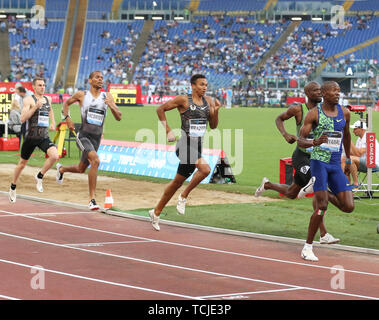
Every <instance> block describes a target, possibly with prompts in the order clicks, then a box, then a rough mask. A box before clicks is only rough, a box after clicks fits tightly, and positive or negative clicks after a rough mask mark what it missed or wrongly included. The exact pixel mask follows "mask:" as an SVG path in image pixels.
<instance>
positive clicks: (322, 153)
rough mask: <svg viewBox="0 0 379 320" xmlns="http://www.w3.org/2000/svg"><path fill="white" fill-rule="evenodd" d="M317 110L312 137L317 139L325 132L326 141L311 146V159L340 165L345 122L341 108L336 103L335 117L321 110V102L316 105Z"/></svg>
mask: <svg viewBox="0 0 379 320" xmlns="http://www.w3.org/2000/svg"><path fill="white" fill-rule="evenodd" d="M317 110H318V125H317V127H316V128H315V129H314V130H313V133H314V138H315V139H317V138H319V137H321V136H322V135H323V134H326V135H327V136H328V143H323V144H321V145H320V146H315V147H313V151H312V154H311V159H312V160H319V161H322V162H326V163H333V164H338V165H340V164H341V152H342V140H343V132H344V128H345V123H346V121H345V116H344V114H343V110H342V108H341V106H340V105H339V104H338V105H337V110H338V114H337V116H336V117H329V116H327V115H326V114H325V113H324V111H323V110H322V107H321V104H318V105H317Z"/></svg>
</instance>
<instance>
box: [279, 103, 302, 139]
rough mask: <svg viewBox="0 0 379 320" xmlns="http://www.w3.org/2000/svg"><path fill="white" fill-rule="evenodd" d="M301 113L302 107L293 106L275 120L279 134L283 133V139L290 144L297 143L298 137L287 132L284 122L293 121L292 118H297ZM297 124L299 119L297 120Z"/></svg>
mask: <svg viewBox="0 0 379 320" xmlns="http://www.w3.org/2000/svg"><path fill="white" fill-rule="evenodd" d="M300 111H301V106H300V105H293V106H291V107H289V108H288V109H287V110H286V111H284V112H283V113H281V114H280V115H278V116H277V117H276V119H275V124H276V127H277V128H278V130H279V132H280V133H281V135H282V136H283V138H284V139H285V140H286V141H287V142H288V143H290V144H292V143H294V142H295V141H297V137H296V136H294V135H292V134H289V133H288V132H287V131H286V129H285V127H284V121H286V120H288V119H291V118H292V117H295V118H296V116H297V114H298V113H299V112H300ZM296 122H297V119H296Z"/></svg>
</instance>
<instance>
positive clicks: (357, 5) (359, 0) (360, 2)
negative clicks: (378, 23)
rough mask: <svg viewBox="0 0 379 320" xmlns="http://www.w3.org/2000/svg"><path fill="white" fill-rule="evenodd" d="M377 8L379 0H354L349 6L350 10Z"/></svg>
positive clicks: (378, 8) (378, 7)
mask: <svg viewBox="0 0 379 320" xmlns="http://www.w3.org/2000/svg"><path fill="white" fill-rule="evenodd" d="M373 10H379V1H377V0H355V1H354V3H353V5H352V6H351V7H350V11H373Z"/></svg>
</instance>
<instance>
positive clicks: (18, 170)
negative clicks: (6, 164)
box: [12, 157, 29, 184]
mask: <svg viewBox="0 0 379 320" xmlns="http://www.w3.org/2000/svg"><path fill="white" fill-rule="evenodd" d="M28 161H29V160H25V159H22V158H21V157H20V161H19V162H18V164H17V166H16V168H15V169H14V173H13V181H12V183H13V184H17V180H18V178H19V177H20V175H21V172H22V170H24V168H25V167H26V164H27V163H28Z"/></svg>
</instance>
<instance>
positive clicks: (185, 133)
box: [149, 74, 221, 230]
mask: <svg viewBox="0 0 379 320" xmlns="http://www.w3.org/2000/svg"><path fill="white" fill-rule="evenodd" d="M207 85H208V82H207V80H206V78H205V76H203V75H200V74H196V75H194V76H192V77H191V87H192V94H189V95H180V96H177V97H175V98H174V99H173V100H170V101H168V102H166V103H165V104H163V105H161V106H160V107H158V108H157V114H158V118H159V120H160V121H161V123H162V125H163V126H164V128H165V129H166V134H167V139H168V141H169V142H173V141H175V140H176V137H175V135H174V133H173V132H172V131H171V128H170V127H169V125H168V123H167V120H166V115H165V112H167V111H169V110H172V109H178V111H179V114H180V118H181V122H182V126H181V129H182V134H181V138H180V139H179V141H178V142H177V144H176V155H177V156H178V158H179V160H180V162H179V166H178V171H177V174H176V176H175V178H174V180H172V181H171V182H170V183H169V184H168V186H167V187H166V189H165V191H164V193H163V196H162V198H161V199H160V201H159V202H158V204H157V205H156V207H155V208H154V209H151V210H150V211H149V215H150V218H151V221H152V225H153V227H154V229H155V230H159V229H160V227H159V215H160V214H161V212H162V210H163V208H164V207H165V206H166V204H167V202H168V201H170V199H171V198H172V196H173V195H174V194H175V192H176V191H177V190H178V189H179V188H180V187H181V186H182V184H183V182H184V181H185V180H186V179H187V178H188V177H190V176H191V175H192V173H193V172H194V171H195V170H196V169H197V171H196V172H195V174H194V175H193V177H192V179H191V181H190V183H189V184H188V186H187V187H186V188H185V189H184V190H183V192H182V193H181V194H180V195H179V198H178V203H177V206H176V209H177V211H178V213H179V214H184V213H185V205H186V200H187V197H188V195H189V193H190V192H191V191H192V190H193V189H194V188H195V187H196V186H197V185H198V184H199V183H200V182H201V181H202V180H203V179H205V178H206V177H207V176H208V175H209V173H210V167H209V165H208V163H207V162H206V161H205V159H204V158H202V141H203V136H204V134H205V132H206V129H207V123H208V122H209V126H210V128H211V129H215V128H217V125H218V111H219V109H220V107H221V104H220V102H219V101H218V100H217V99H212V98H211V97H208V96H205V93H206V91H207Z"/></svg>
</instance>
